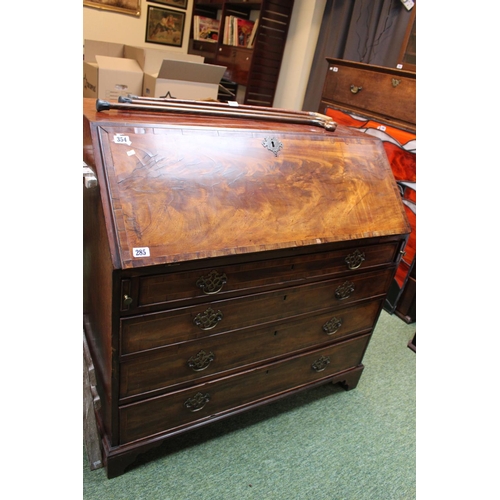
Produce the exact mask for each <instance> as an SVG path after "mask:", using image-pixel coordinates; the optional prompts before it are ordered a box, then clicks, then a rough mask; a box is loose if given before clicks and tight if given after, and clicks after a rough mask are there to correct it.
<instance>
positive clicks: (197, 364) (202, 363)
mask: <svg viewBox="0 0 500 500" xmlns="http://www.w3.org/2000/svg"><path fill="white" fill-rule="evenodd" d="M214 359H215V355H214V353H213V352H212V351H210V352H209V353H206V352H205V351H204V350H201V351H200V352H199V353H198V354H197V355H196V356H191V357H190V358H189V359H188V366H189V368H191V370H193V371H195V372H201V371H203V370H206V369H207V368H208V367H209V366H210V363H211V362H212V361H213V360H214Z"/></svg>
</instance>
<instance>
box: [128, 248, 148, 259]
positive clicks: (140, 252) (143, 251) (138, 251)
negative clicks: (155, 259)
mask: <svg viewBox="0 0 500 500" xmlns="http://www.w3.org/2000/svg"><path fill="white" fill-rule="evenodd" d="M132 255H133V256H134V257H136V258H137V257H149V248H148V247H142V248H132Z"/></svg>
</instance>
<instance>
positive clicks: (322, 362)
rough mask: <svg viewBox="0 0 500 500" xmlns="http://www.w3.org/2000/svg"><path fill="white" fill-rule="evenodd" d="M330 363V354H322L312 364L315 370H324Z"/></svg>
mask: <svg viewBox="0 0 500 500" xmlns="http://www.w3.org/2000/svg"><path fill="white" fill-rule="evenodd" d="M329 364H330V356H321V358H319V359H317V360H316V361H315V362H314V363H313V364H312V365H311V368H312V369H313V370H314V371H315V372H322V371H323V370H324V369H325V368H326V367H327V366H328V365H329Z"/></svg>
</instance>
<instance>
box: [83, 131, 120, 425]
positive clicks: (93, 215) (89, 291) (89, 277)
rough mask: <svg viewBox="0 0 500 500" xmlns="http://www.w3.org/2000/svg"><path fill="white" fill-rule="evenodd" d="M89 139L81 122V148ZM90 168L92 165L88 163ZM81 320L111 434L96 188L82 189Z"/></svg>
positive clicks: (107, 272) (105, 259) (107, 258)
mask: <svg viewBox="0 0 500 500" xmlns="http://www.w3.org/2000/svg"><path fill="white" fill-rule="evenodd" d="M90 140H91V137H90V130H89V127H87V126H85V122H84V149H85V144H86V145H87V149H90V148H89V146H88V141H90ZM89 166H90V167H91V168H95V165H93V164H90V165H89ZM82 201H83V321H84V331H85V336H86V339H87V343H88V346H89V350H90V353H91V356H92V360H93V363H94V366H95V369H96V378H97V390H98V392H99V396H100V404H101V424H102V425H103V426H104V430H105V431H106V433H110V432H111V394H112V391H111V387H112V384H111V380H112V342H111V338H112V279H113V264H112V259H111V252H110V248H109V244H108V240H107V232H106V224H105V218H104V213H103V208H102V202H101V194H100V189H99V186H97V187H94V188H86V187H85V186H84V187H83V195H82Z"/></svg>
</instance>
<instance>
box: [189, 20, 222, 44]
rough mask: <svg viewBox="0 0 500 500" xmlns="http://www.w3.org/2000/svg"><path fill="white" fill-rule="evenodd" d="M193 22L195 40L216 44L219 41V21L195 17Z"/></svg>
mask: <svg viewBox="0 0 500 500" xmlns="http://www.w3.org/2000/svg"><path fill="white" fill-rule="evenodd" d="M193 21H194V22H193V38H194V39H195V40H205V41H207V42H216V41H217V40H218V39H219V29H220V22H219V21H218V20H217V19H212V18H211V17H204V16H194V18H193Z"/></svg>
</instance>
